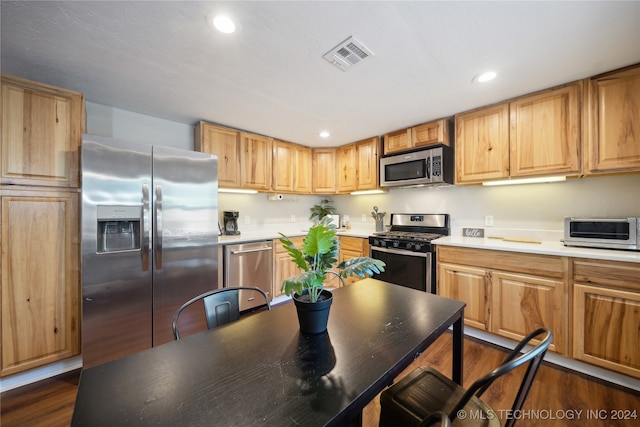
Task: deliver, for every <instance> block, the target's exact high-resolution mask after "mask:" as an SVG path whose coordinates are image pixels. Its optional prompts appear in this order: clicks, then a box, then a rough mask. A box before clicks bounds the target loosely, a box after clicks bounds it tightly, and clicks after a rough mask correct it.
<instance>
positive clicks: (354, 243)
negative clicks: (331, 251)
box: [340, 236, 364, 256]
mask: <svg viewBox="0 0 640 427" xmlns="http://www.w3.org/2000/svg"><path fill="white" fill-rule="evenodd" d="M363 241H364V239H363V238H361V237H351V236H340V250H342V251H351V252H358V253H360V254H362V249H363ZM359 256H362V255H359Z"/></svg>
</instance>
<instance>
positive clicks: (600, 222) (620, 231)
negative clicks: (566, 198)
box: [564, 217, 640, 251]
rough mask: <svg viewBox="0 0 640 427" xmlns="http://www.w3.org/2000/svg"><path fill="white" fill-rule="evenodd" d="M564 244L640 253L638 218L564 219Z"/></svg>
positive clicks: (639, 222) (639, 219) (639, 221)
mask: <svg viewBox="0 0 640 427" xmlns="http://www.w3.org/2000/svg"><path fill="white" fill-rule="evenodd" d="M564 244H565V246H582V247H588V248H605V249H626V250H631V251H640V218H637V217H635V218H631V217H629V218H579V217H568V218H565V219H564Z"/></svg>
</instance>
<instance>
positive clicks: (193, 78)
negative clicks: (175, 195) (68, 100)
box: [0, 0, 640, 146]
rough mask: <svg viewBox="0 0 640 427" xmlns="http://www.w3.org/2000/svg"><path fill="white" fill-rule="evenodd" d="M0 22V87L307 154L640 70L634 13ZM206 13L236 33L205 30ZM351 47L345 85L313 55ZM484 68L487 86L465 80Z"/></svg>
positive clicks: (125, 15) (418, 12)
mask: <svg viewBox="0 0 640 427" xmlns="http://www.w3.org/2000/svg"><path fill="white" fill-rule="evenodd" d="M0 12H1V27H0V29H1V49H2V50H1V61H2V62H1V68H2V72H3V73H8V74H13V75H17V76H21V77H25V78H29V79H32V80H37V81H41V82H45V83H49V84H53V85H56V86H61V87H66V88H69V89H74V90H78V91H81V92H84V93H85V96H86V99H87V100H88V101H91V102H95V103H99V104H103V105H110V106H113V107H117V108H121V109H126V110H130V111H134V112H138V113H142V114H147V115H151V116H156V117H160V118H164V119H168V120H174V121H178V122H182V123H188V124H195V123H196V122H197V121H198V120H202V119H204V120H208V121H212V122H216V123H220V124H224V125H227V126H231V127H236V128H240V129H245V130H249V131H252V132H256V133H261V134H266V135H269V136H273V137H276V138H280V139H284V140H287V141H291V142H298V143H302V144H305V145H309V146H333V145H341V144H345V143H349V142H353V141H357V140H360V139H364V138H366V137H370V136H374V135H382V134H384V133H386V132H389V131H392V130H396V129H400V128H403V127H408V126H411V125H414V124H418V123H422V122H425V121H428V120H431V119H437V118H440V117H444V116H450V115H453V114H455V113H458V112H462V111H465V110H469V109H472V108H475V107H479V106H482V105H487V104H490V103H494V102H498V101H501V100H504V99H508V98H510V97H514V96H517V95H522V94H526V93H529V92H533V91H536V90H539V89H544V88H547V87H551V86H554V85H557V84H562V83H566V82H569V81H573V80H577V79H580V78H584V77H589V76H592V75H595V74H599V73H602V72H605V71H609V70H612V69H615V68H619V67H623V66H626V65H631V64H635V63H640V1H626V2H616V1H587V2H582V1H574V2H558V1H554V2H486V1H475V2H455V1H449V2H436V1H415V2H409V1H403V2H400V1H355V2H354V1H350V2H347V1H317V2H316V1H258V2H248V1H235V2H196V1H180V2H177V1H160V2H150V1H127V2H116V1H87V2H84V1H61V2H56V1H43V2H35V1H25V2H14V1H5V0H2V2H1V9H0ZM218 12H225V13H227V14H229V15H231V16H232V17H233V18H234V19H235V20H236V23H237V26H238V30H237V31H236V33H235V34H233V35H223V34H220V33H217V32H215V31H213V30H211V29H210V28H209V27H208V26H207V24H206V22H205V16H206V15H207V14H208V13H218ZM349 36H354V37H356V38H357V39H358V40H359V41H360V42H362V43H363V44H364V45H365V46H366V47H367V48H369V49H370V50H371V51H372V52H373V53H374V56H373V57H371V58H369V59H367V60H366V61H364V62H362V63H360V64H357V65H356V66H354V67H353V68H352V69H350V70H349V71H347V72H343V71H341V70H339V69H338V68H336V67H334V66H333V65H331V64H330V63H329V62H327V61H325V60H324V59H323V58H322V55H324V54H325V53H327V52H328V51H329V50H330V49H332V48H333V47H334V46H336V45H337V44H338V43H340V42H342V41H343V40H345V39H346V38H348V37H349ZM486 70H494V71H496V72H497V73H498V78H497V79H496V80H494V81H492V82H490V83H487V84H485V85H482V86H481V85H478V84H473V83H472V82H471V79H472V78H473V77H474V76H475V75H476V74H478V73H480V72H483V71H486ZM323 129H327V130H329V131H330V132H331V134H332V137H331V138H330V139H329V140H328V141H327V140H322V139H321V138H319V136H318V133H319V131H320V130H323Z"/></svg>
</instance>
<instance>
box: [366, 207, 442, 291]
mask: <svg viewBox="0 0 640 427" xmlns="http://www.w3.org/2000/svg"><path fill="white" fill-rule="evenodd" d="M450 232H451V229H450V227H449V215H448V214H391V228H390V230H389V231H386V232H380V233H374V235H373V236H370V237H369V247H370V249H369V256H371V257H372V258H375V259H379V260H382V261H384V262H385V263H386V264H387V266H386V267H385V271H384V272H383V273H381V274H376V275H375V276H374V277H375V278H376V279H380V280H384V281H387V282H390V283H395V284H397V285H400V286H406V287H408V288H414V289H419V290H422V291H426V292H430V293H436V273H435V272H436V268H435V267H436V265H435V264H436V259H435V247H434V246H433V245H432V244H431V241H432V240H435V239H437V238H439V237H442V236H448V235H449V234H450Z"/></svg>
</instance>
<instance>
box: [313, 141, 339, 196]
mask: <svg viewBox="0 0 640 427" xmlns="http://www.w3.org/2000/svg"><path fill="white" fill-rule="evenodd" d="M336 155H337V149H335V148H314V149H313V150H312V156H313V178H312V180H311V182H312V184H313V192H314V193H317V194H334V193H335V192H336V190H337V188H338V187H337V185H336V175H337V174H336V165H337V163H336Z"/></svg>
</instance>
